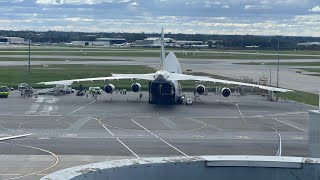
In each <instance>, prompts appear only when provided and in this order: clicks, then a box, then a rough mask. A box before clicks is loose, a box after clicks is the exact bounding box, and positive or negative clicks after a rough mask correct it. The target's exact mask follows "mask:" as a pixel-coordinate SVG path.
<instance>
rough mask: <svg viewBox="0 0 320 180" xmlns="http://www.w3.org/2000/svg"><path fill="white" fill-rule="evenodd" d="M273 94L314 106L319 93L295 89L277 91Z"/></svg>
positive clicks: (317, 101) (317, 102) (316, 103)
mask: <svg viewBox="0 0 320 180" xmlns="http://www.w3.org/2000/svg"><path fill="white" fill-rule="evenodd" d="M275 95H276V96H278V97H281V98H284V99H290V100H293V101H296V102H301V103H305V104H310V105H314V106H318V104H319V95H317V94H312V93H307V92H301V91H295V92H287V93H277V94H275Z"/></svg>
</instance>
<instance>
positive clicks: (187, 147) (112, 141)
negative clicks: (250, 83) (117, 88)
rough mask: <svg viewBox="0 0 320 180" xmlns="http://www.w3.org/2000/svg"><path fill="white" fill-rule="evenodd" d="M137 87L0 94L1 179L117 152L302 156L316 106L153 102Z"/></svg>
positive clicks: (234, 100)
mask: <svg viewBox="0 0 320 180" xmlns="http://www.w3.org/2000/svg"><path fill="white" fill-rule="evenodd" d="M138 96H139V95H138V94H136V93H127V94H126V95H122V94H116V93H114V94H113V95H110V94H105V93H103V94H102V95H99V97H98V100H95V99H93V98H91V97H90V96H89V98H86V97H85V96H82V97H79V96H75V94H71V95H66V96H46V95H41V96H38V98H32V99H21V98H20V96H19V92H17V91H15V92H14V93H13V94H11V95H10V96H9V98H8V99H0V107H1V108H0V137H5V136H11V135H19V134H27V133H32V135H31V136H28V137H26V138H21V139H14V140H8V141H2V142H0V154H1V155H0V179H40V178H41V177H43V176H44V175H46V174H49V173H51V172H54V171H57V170H59V169H62V168H67V167H71V166H76V165H81V164H88V163H93V162H101V161H106V160H114V159H128V158H144V157H163V156H193V155H233V154H238V155H241V154H246V155H275V154H276V152H277V146H278V133H279V134H280V135H281V137H282V146H283V149H282V155H284V156H307V155H308V150H307V140H308V136H307V135H308V113H307V111H308V110H310V109H316V107H312V106H307V105H303V104H299V103H295V102H284V101H283V102H280V101H279V102H270V101H266V97H262V96H253V95H248V96H230V97H229V98H223V97H221V96H218V95H210V96H201V100H198V101H195V102H194V104H193V105H190V106H187V105H170V106H164V105H150V104H148V102H147V96H148V95H147V93H146V92H144V96H143V99H139V98H138Z"/></svg>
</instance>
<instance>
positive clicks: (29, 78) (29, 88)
mask: <svg viewBox="0 0 320 180" xmlns="http://www.w3.org/2000/svg"><path fill="white" fill-rule="evenodd" d="M28 34H29V62H28V86H29V87H28V95H29V96H30V95H31V84H30V83H31V74H30V63H31V62H30V61H31V49H30V44H31V35H30V31H29V32H28Z"/></svg>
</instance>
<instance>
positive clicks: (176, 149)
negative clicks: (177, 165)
mask: <svg viewBox="0 0 320 180" xmlns="http://www.w3.org/2000/svg"><path fill="white" fill-rule="evenodd" d="M131 121H132V122H134V123H135V124H136V125H138V126H140V127H141V128H142V129H144V130H146V131H147V132H149V133H150V134H152V135H153V136H154V137H156V138H158V139H159V140H160V141H162V142H164V143H166V144H167V145H168V146H170V147H172V148H173V149H175V150H176V151H178V152H180V153H181V154H183V155H184V156H186V157H189V156H188V155H187V154H186V153H184V152H182V151H181V150H180V149H178V148H176V147H175V146H173V145H172V144H170V143H168V142H167V141H165V140H163V139H162V138H161V137H159V136H157V135H156V134H153V133H152V132H151V131H149V130H148V129H147V128H145V127H143V126H142V125H141V124H139V123H137V122H136V121H135V120H133V119H131Z"/></svg>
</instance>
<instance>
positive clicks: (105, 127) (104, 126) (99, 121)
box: [94, 118, 140, 159]
mask: <svg viewBox="0 0 320 180" xmlns="http://www.w3.org/2000/svg"><path fill="white" fill-rule="evenodd" d="M94 119H96V118H94ZM96 120H97V119H96ZM98 123H99V124H102V127H103V128H104V129H105V130H107V131H108V132H109V133H110V134H111V135H112V136H113V137H115V135H114V134H113V133H112V132H111V131H110V130H109V129H108V128H107V126H106V125H105V124H103V123H102V122H101V119H100V120H98ZM116 139H117V141H118V142H119V143H121V144H122V145H123V146H124V147H125V148H127V149H128V150H129V151H130V152H131V153H132V154H133V155H135V156H136V157H137V158H138V159H140V157H139V156H138V155H137V154H136V153H135V152H133V150H132V149H130V148H129V147H128V146H127V145H126V144H125V143H124V142H122V141H121V140H120V139H119V138H117V137H116Z"/></svg>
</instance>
